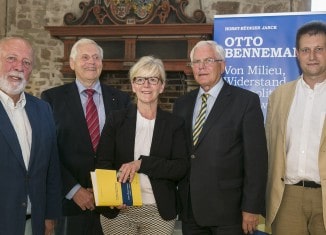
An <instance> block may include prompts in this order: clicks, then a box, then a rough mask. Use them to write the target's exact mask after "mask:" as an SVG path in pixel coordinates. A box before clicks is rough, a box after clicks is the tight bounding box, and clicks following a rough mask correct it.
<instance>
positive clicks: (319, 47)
mask: <svg viewBox="0 0 326 235" xmlns="http://www.w3.org/2000/svg"><path fill="white" fill-rule="evenodd" d="M297 59H298V61H299V64H300V68H301V70H302V73H303V79H304V80H305V81H306V82H307V84H309V85H310V86H312V87H313V86H314V84H315V83H318V82H322V81H324V80H325V79H326V35H325V34H322V33H318V34H313V35H309V34H304V35H302V36H301V38H300V41H299V49H298V50H297Z"/></svg>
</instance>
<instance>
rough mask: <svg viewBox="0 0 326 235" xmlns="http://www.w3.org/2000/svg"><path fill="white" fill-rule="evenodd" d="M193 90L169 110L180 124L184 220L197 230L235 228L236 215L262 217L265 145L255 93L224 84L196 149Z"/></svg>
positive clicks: (182, 215) (182, 214) (265, 160)
mask: <svg viewBox="0 0 326 235" xmlns="http://www.w3.org/2000/svg"><path fill="white" fill-rule="evenodd" d="M198 91H199V89H196V90H193V91H191V92H190V93H188V94H187V95H185V96H183V97H180V98H178V99H177V100H176V102H175V104H174V107H173V112H174V113H175V114H177V115H178V116H180V117H182V118H184V120H185V122H186V125H185V126H186V139H187V146H188V149H189V152H190V155H189V158H190V164H191V167H190V171H189V174H188V176H187V177H186V178H185V180H183V181H182V182H181V183H180V184H179V188H178V189H179V192H180V195H181V199H182V203H183V211H182V213H181V218H182V220H187V216H188V212H189V211H188V206H187V205H188V203H189V199H190V198H191V203H192V210H193V216H194V218H195V219H196V222H197V223H198V224H199V225H201V226H227V225H235V224H239V223H240V224H241V222H242V211H246V212H250V213H255V214H264V211H265V187H266V180H267V147H266V137H265V130H264V118H263V113H262V111H261V108H260V101H259V97H258V95H257V94H255V93H253V92H251V91H248V90H244V89H241V88H238V87H235V86H231V85H229V84H227V83H226V82H225V83H224V85H223V87H222V89H221V91H220V93H219V95H218V97H217V99H216V101H215V103H214V105H213V107H212V110H211V111H210V113H209V115H208V117H207V119H206V121H205V124H204V126H203V129H202V132H201V133H200V136H199V139H198V142H197V144H196V146H193V144H192V118H193V112H194V107H195V102H196V97H197V94H198Z"/></svg>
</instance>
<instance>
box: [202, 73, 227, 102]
mask: <svg viewBox="0 0 326 235" xmlns="http://www.w3.org/2000/svg"><path fill="white" fill-rule="evenodd" d="M223 84H224V80H223V79H222V78H221V79H220V80H219V81H218V82H217V83H216V84H215V85H214V86H213V87H212V88H211V89H210V90H209V91H208V92H205V91H204V90H203V88H201V87H200V88H199V92H198V96H197V98H200V97H201V95H202V94H204V93H207V94H209V96H212V97H214V98H215V99H216V98H217V96H218V94H219V93H220V91H221V89H222V87H223Z"/></svg>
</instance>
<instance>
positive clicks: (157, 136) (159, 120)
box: [150, 108, 166, 153]
mask: <svg viewBox="0 0 326 235" xmlns="http://www.w3.org/2000/svg"><path fill="white" fill-rule="evenodd" d="M163 115H164V114H163V112H162V110H161V109H160V108H158V109H157V115H156V120H155V125H154V133H153V139H152V145H151V150H150V152H151V153H157V152H158V149H157V148H158V146H160V143H161V142H164V139H163V134H164V130H165V125H166V120H165V118H164V116H163Z"/></svg>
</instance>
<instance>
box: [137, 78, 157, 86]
mask: <svg viewBox="0 0 326 235" xmlns="http://www.w3.org/2000/svg"><path fill="white" fill-rule="evenodd" d="M145 81H148V83H149V84H150V85H157V84H158V83H159V81H160V79H159V78H158V77H134V83H136V84H138V85H143V84H144V83H145Z"/></svg>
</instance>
